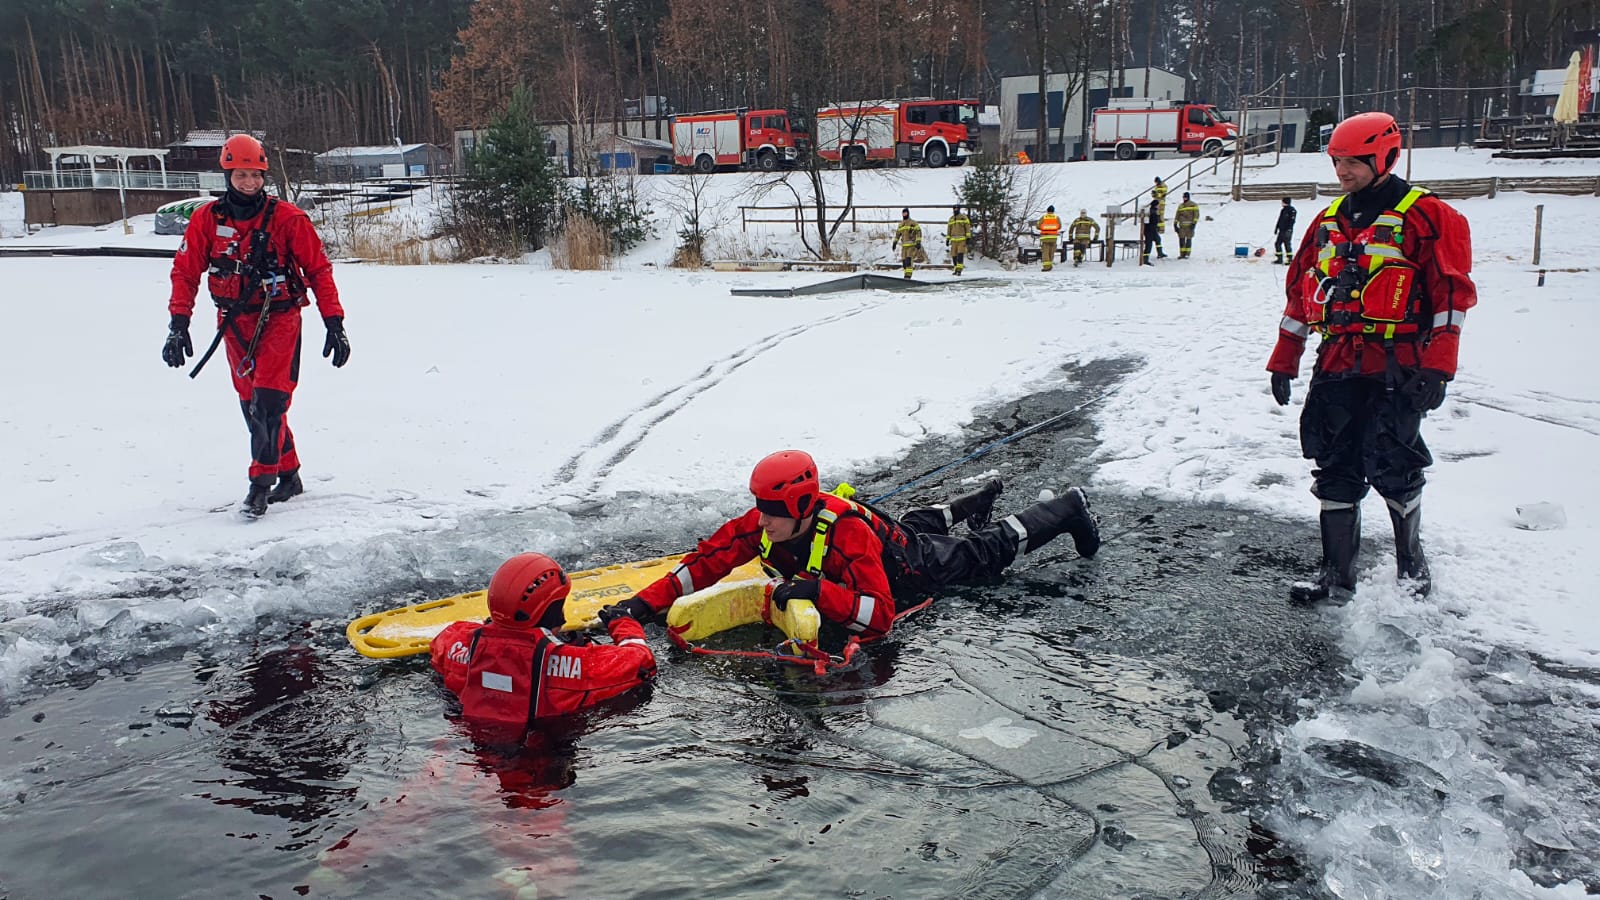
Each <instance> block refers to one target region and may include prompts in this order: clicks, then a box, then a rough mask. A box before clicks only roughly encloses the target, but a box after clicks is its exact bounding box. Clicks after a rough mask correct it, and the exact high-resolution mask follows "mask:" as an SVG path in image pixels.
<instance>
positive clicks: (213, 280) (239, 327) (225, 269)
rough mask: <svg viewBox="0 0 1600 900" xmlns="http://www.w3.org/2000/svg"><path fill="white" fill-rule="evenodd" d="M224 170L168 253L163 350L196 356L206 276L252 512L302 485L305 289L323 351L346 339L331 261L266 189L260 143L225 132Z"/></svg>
mask: <svg viewBox="0 0 1600 900" xmlns="http://www.w3.org/2000/svg"><path fill="white" fill-rule="evenodd" d="M222 168H223V170H224V171H225V172H227V174H228V190H227V193H225V194H223V196H222V198H221V199H220V200H213V201H211V202H210V203H207V204H205V205H203V206H201V207H200V208H199V209H197V210H195V212H194V215H193V216H191V217H190V219H189V227H188V230H187V231H185V232H184V235H183V243H182V244H180V245H179V247H178V255H177V256H176V257H174V258H173V260H172V296H171V299H170V300H169V301H168V303H167V311H168V312H169V313H171V315H172V321H171V324H170V325H169V327H168V329H167V340H166V343H165V344H164V345H163V346H162V348H161V358H162V359H163V360H165V361H166V363H167V365H169V366H171V367H173V368H179V367H181V366H182V365H183V364H184V361H185V360H186V359H188V358H189V357H190V356H193V355H194V345H193V344H192V343H191V342H190V340H189V320H190V317H191V316H192V315H193V313H194V298H195V293H196V292H197V291H198V290H199V288H200V278H201V276H206V286H207V288H208V289H209V290H210V292H211V299H212V300H213V301H214V302H215V303H216V306H217V329H218V330H219V331H220V332H221V333H222V340H223V343H224V345H225V346H226V347H227V356H228V367H229V371H230V372H231V373H232V376H233V389H234V391H236V392H237V393H238V395H239V407H240V408H241V409H242V410H243V411H244V419H245V424H246V425H247V426H248V427H249V429H250V489H249V491H248V493H246V494H245V498H244V503H243V505H242V506H241V507H240V512H242V513H244V514H245V515H246V516H249V517H251V518H255V517H258V516H261V515H262V514H264V513H265V512H266V511H267V504H268V503H278V502H281V501H284V500H288V499H289V498H291V497H294V496H295V495H297V494H300V493H301V492H302V491H303V490H304V486H303V484H302V483H301V481H300V457H299V454H298V453H297V452H296V449H295V442H294V434H293V433H292V432H291V431H290V430H289V422H288V419H287V415H288V412H289V403H290V400H291V399H292V397H293V395H294V388H295V384H296V382H298V381H299V380H300V308H301V307H303V306H309V305H310V301H309V300H307V299H306V289H307V288H308V287H309V288H310V289H311V290H312V291H313V292H315V293H316V295H317V311H318V312H320V313H321V314H322V321H323V324H324V325H325V326H326V328H327V338H326V340H325V341H324V342H323V346H322V355H323V356H324V357H327V356H330V355H331V356H332V357H333V365H334V366H335V367H340V366H343V365H344V364H345V362H346V361H347V360H348V359H349V358H350V341H349V339H348V338H346V337H345V333H344V307H342V306H340V305H339V290H338V288H336V287H335V286H334V283H333V264H332V263H330V262H329V261H328V256H327V254H326V253H324V252H323V250H322V240H321V239H320V238H319V237H317V231H316V229H315V228H314V227H312V225H311V220H310V219H309V218H308V217H307V216H306V214H305V213H304V212H301V211H300V210H299V209H298V208H296V207H295V206H294V205H293V204H291V203H286V202H283V201H281V200H279V199H277V198H276V197H269V196H267V192H266V180H265V179H266V172H267V152H266V150H265V149H264V148H263V147H262V146H261V142H260V141H258V140H256V139H255V138H253V137H251V136H250V135H248V134H236V135H234V136H233V137H231V138H228V140H227V143H225V144H223V145H222ZM274 482H276V484H274Z"/></svg>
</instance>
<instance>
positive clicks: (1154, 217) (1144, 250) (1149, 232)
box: [1139, 199, 1166, 266]
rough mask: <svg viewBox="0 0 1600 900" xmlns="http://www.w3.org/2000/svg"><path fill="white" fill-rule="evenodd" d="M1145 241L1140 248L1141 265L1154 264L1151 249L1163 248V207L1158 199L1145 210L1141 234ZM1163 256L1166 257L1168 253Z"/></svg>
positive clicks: (1152, 201)
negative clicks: (1151, 259) (1151, 258)
mask: <svg viewBox="0 0 1600 900" xmlns="http://www.w3.org/2000/svg"><path fill="white" fill-rule="evenodd" d="M1141 237H1142V238H1143V243H1142V244H1141V245H1140V249H1139V265H1141V266H1153V265H1155V263H1153V262H1151V261H1150V251H1151V250H1160V249H1161V208H1160V206H1159V204H1158V201H1156V200H1154V199H1152V200H1151V201H1150V205H1149V206H1147V207H1145V210H1144V232H1143V234H1142V235H1141ZM1161 256H1162V257H1163V258H1164V257H1166V254H1165V253H1163V254H1161Z"/></svg>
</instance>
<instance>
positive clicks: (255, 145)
mask: <svg viewBox="0 0 1600 900" xmlns="http://www.w3.org/2000/svg"><path fill="white" fill-rule="evenodd" d="M267 168H268V166H267V149H266V148H265V147H263V146H261V142H260V141H258V140H256V139H255V138H253V137H251V136H250V135H248V134H236V135H234V136H233V137H231V138H228V141H227V143H225V144H223V145H222V169H223V171H227V170H229V169H260V170H261V171H263V172H265V171H267Z"/></svg>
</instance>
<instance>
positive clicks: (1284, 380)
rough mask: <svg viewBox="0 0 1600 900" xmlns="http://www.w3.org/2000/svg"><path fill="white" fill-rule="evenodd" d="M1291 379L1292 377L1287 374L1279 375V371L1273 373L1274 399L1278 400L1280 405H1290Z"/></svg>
mask: <svg viewBox="0 0 1600 900" xmlns="http://www.w3.org/2000/svg"><path fill="white" fill-rule="evenodd" d="M1290 381H1291V379H1290V378H1289V376H1287V375H1279V374H1278V373H1277V372H1273V373H1272V399H1274V400H1276V401H1278V405H1279V406H1288V405H1289V382H1290Z"/></svg>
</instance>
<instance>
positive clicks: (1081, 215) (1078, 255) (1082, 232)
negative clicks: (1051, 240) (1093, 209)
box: [1067, 209, 1100, 268]
mask: <svg viewBox="0 0 1600 900" xmlns="http://www.w3.org/2000/svg"><path fill="white" fill-rule="evenodd" d="M1067 240H1069V241H1072V265H1073V267H1074V268H1076V267H1078V266H1081V265H1083V257H1084V255H1085V254H1087V253H1088V252H1089V244H1091V243H1092V242H1094V241H1098V240H1100V223H1099V222H1096V221H1095V220H1093V219H1091V218H1089V211H1088V210H1087V209H1080V210H1078V217H1077V218H1076V219H1073V220H1072V224H1070V225H1068V226H1067Z"/></svg>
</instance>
